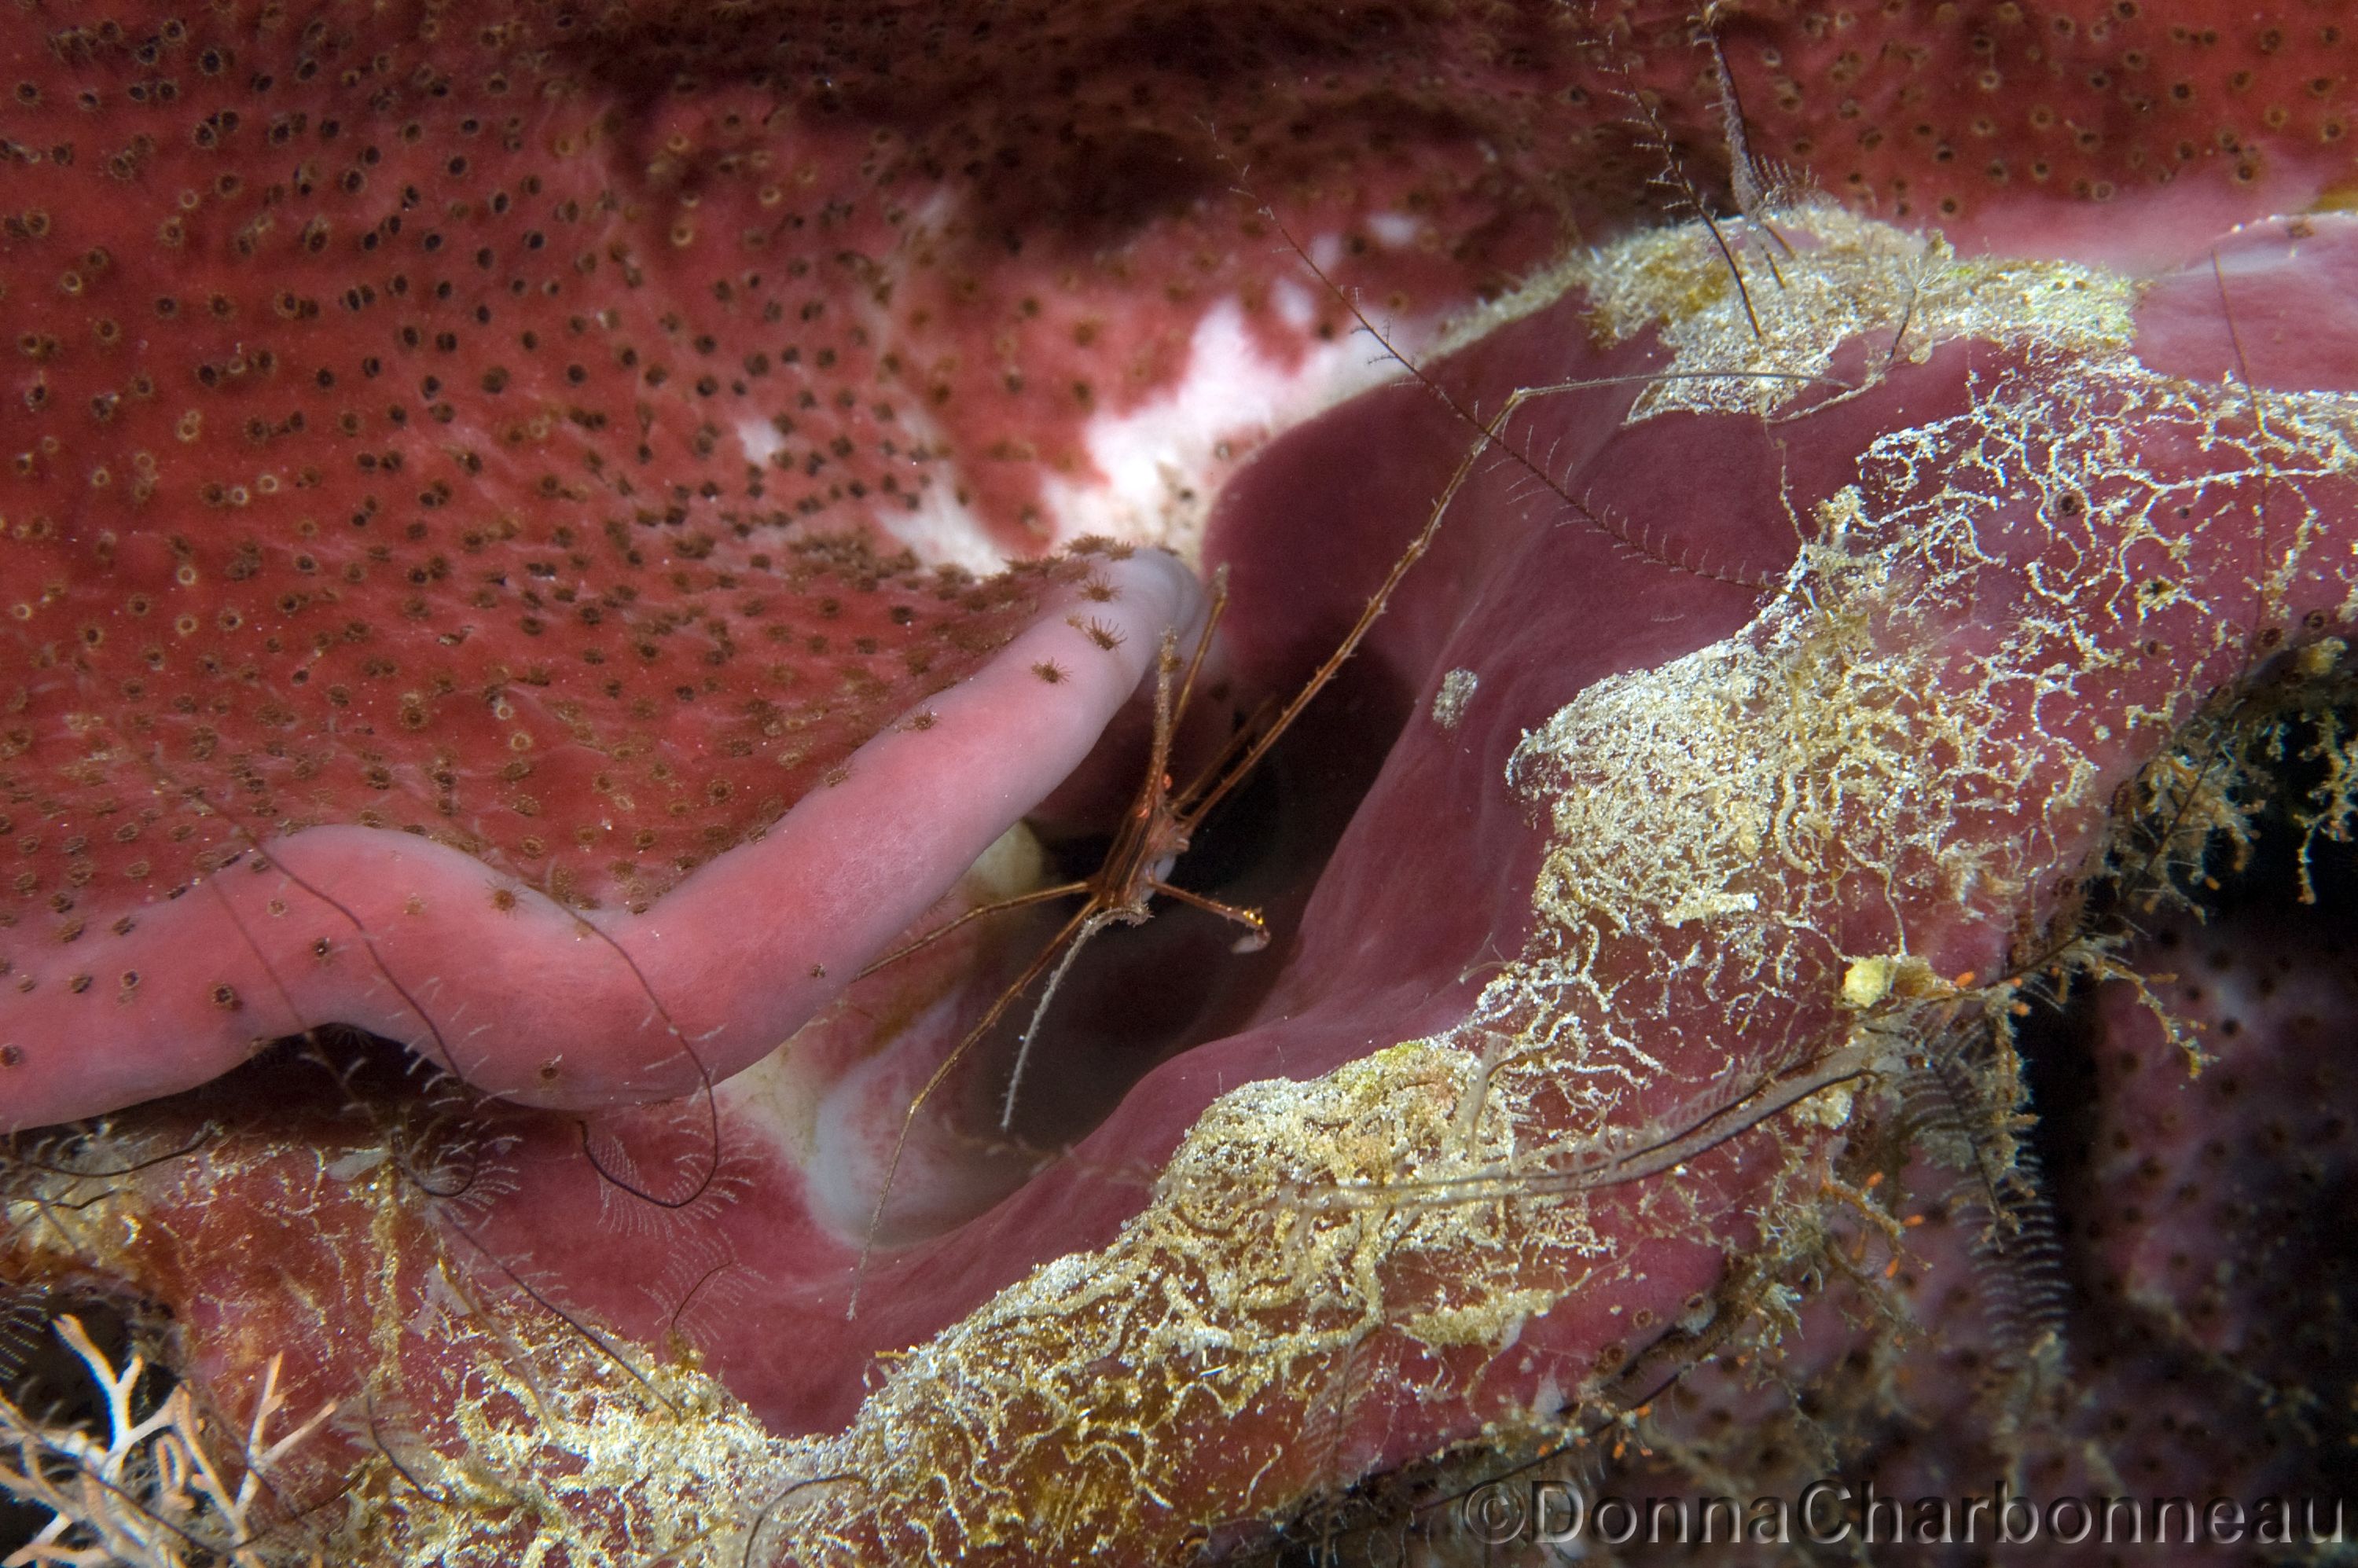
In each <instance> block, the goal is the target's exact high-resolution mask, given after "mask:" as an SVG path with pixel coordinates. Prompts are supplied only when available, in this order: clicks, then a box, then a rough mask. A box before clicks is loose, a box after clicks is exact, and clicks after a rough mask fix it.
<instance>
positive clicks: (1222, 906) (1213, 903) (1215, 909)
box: [1146, 877, 1269, 953]
mask: <svg viewBox="0 0 2358 1568" xmlns="http://www.w3.org/2000/svg"><path fill="white" fill-rule="evenodd" d="M1146 885H1147V886H1149V887H1151V888H1152V889H1153V890H1154V891H1155V892H1159V893H1161V894H1163V896H1164V897H1165V898H1175V899H1177V900H1178V901H1179V902H1180V903H1184V904H1192V905H1193V906H1194V907H1195V908H1197V909H1200V910H1202V911H1204V912H1205V913H1206V914H1217V915H1218V916H1219V917H1220V918H1221V919H1223V920H1232V921H1234V922H1236V923H1237V924H1238V925H1241V926H1244V927H1245V928H1246V929H1248V930H1249V931H1250V932H1251V933H1252V934H1253V936H1254V937H1255V938H1256V940H1255V941H1254V942H1253V944H1252V946H1249V947H1240V948H1238V951H1239V952H1246V953H1258V952H1259V951H1260V950H1261V949H1262V948H1263V947H1266V946H1269V922H1268V921H1266V920H1264V919H1262V918H1261V914H1260V911H1259V910H1257V909H1240V908H1238V906H1237V905H1235V904H1233V903H1221V902H1220V901H1219V900H1218V899H1217V898H1206V897H1205V896H1204V895H1203V894H1202V893H1199V892H1188V891H1187V890H1186V889H1185V888H1183V887H1174V886H1173V885H1172V884H1171V883H1169V882H1166V881H1163V880H1162V879H1161V878H1159V877H1158V878H1156V879H1155V880H1153V881H1150V882H1148V883H1147V884H1146Z"/></svg>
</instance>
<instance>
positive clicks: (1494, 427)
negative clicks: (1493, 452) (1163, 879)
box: [1179, 393, 1522, 832]
mask: <svg viewBox="0 0 2358 1568" xmlns="http://www.w3.org/2000/svg"><path fill="white" fill-rule="evenodd" d="M1520 406H1522V395H1521V394H1520V393H1518V394H1517V395H1514V396H1512V397H1509V399H1507V402H1506V406H1504V407H1502V408H1500V409H1499V410H1498V414H1497V415H1496V416H1494V417H1492V419H1491V420H1490V422H1489V423H1488V424H1487V425H1485V426H1483V427H1482V435H1481V438H1480V439H1479V440H1476V442H1475V443H1474V445H1473V448H1472V449H1470V450H1469V451H1467V452H1466V457H1465V459H1464V460H1462V461H1461V462H1459V463H1458V465H1457V471H1456V472H1455V473H1454V474H1452V475H1450V476H1449V484H1448V486H1447V488H1445V489H1444V490H1443V491H1442V492H1441V499H1440V500H1439V501H1437V502H1435V503H1433V513H1432V514H1431V515H1430V516H1428V517H1427V518H1426V519H1425V522H1424V526H1423V527H1422V528H1421V529H1419V530H1418V531H1417V535H1416V537H1415V538H1413V539H1411V540H1410V541H1409V542H1408V548H1407V549H1405V550H1402V551H1401V555H1400V558H1399V559H1398V560H1396V561H1394V562H1392V569H1391V570H1390V571H1389V572H1387V573H1385V574H1384V580H1383V584H1382V586H1380V587H1379V588H1378V589H1376V591H1375V595H1374V597H1372V598H1371V599H1369V600H1368V603H1367V607H1366V608H1365V609H1363V610H1361V611H1359V618H1358V619H1357V621H1355V622H1352V623H1351V630H1350V631H1349V632H1348V633H1346V634H1345V635H1344V638H1343V641H1342V642H1341V643H1338V644H1336V649H1335V651H1334V652H1333V653H1332V654H1328V655H1327V656H1326V659H1325V663H1323V664H1321V665H1319V666H1318V669H1317V671H1316V673H1315V674H1314V675H1312V676H1311V677H1310V679H1309V681H1308V682H1307V683H1306V684H1305V685H1304V686H1303V688H1302V689H1301V690H1300V691H1297V692H1295V693H1294V694H1293V699H1292V700H1291V701H1289V702H1288V703H1286V705H1285V706H1284V707H1283V708H1280V709H1278V713H1277V718H1276V719H1274V720H1272V721H1271V724H1270V726H1269V728H1268V729H1266V730H1262V731H1261V732H1260V736H1259V737H1258V738H1256V739H1255V740H1254V741H1253V743H1252V744H1251V745H1250V746H1249V747H1247V748H1246V749H1245V752H1244V754H1243V755H1242V756H1240V757H1239V758H1238V759H1237V762H1236V764H1235V765H1234V766H1233V767H1231V768H1229V769H1228V772H1227V773H1223V774H1221V775H1220V777H1219V780H1218V782H1217V783H1215V784H1213V785H1212V786H1211V788H1209V789H1208V790H1206V791H1205V792H1204V795H1203V796H1202V798H1201V799H1198V800H1195V801H1193V802H1191V803H1189V805H1188V806H1187V809H1186V810H1185V811H1184V813H1182V814H1181V815H1180V817H1179V824H1180V827H1182V828H1183V829H1184V830H1186V831H1189V832H1193V831H1194V830H1195V827H1197V825H1199V824H1200V823H1201V822H1202V821H1203V820H1204V818H1205V817H1206V816H1208V815H1210V813H1211V810H1212V807H1214V806H1217V805H1218V804H1219V803H1220V801H1221V800H1222V799H1223V798H1224V797H1226V795H1228V792H1229V791H1230V790H1232V789H1234V788H1236V786H1237V785H1238V784H1241V783H1242V782H1244V779H1245V777H1246V775H1248V774H1249V773H1251V772H1252V771H1253V769H1254V768H1256V767H1258V766H1260V760H1261V758H1263V757H1264V756H1267V755H1268V754H1269V749H1270V748H1271V746H1274V745H1276V744H1277V742H1278V739H1279V737H1281V736H1282V735H1283V734H1284V733H1285V732H1286V730H1288V729H1289V728H1291V727H1292V726H1293V721H1294V720H1295V719H1298V718H1300V717H1301V716H1302V710H1303V708H1307V707H1309V706H1310V702H1311V699H1312V698H1313V697H1316V696H1317V695H1318V694H1319V693H1320V692H1322V691H1324V690H1325V689H1326V684H1327V683H1328V682H1329V681H1331V680H1333V679H1334V678H1335V676H1336V673H1337V672H1339V671H1340V670H1341V669H1342V667H1343V665H1344V663H1345V661H1347V660H1348V659H1349V658H1350V656H1351V655H1352V654H1355V653H1357V652H1358V649H1359V644H1360V643H1363V642H1365V641H1366V640H1367V636H1368V633H1369V632H1371V631H1373V630H1374V629H1375V624H1376V620H1377V618H1378V617H1379V616H1380V615H1382V614H1383V612H1384V607H1385V606H1386V605H1387V604H1389V603H1390V601H1391V597H1392V593H1393V591H1394V590H1395V589H1398V588H1399V587H1400V585H1401V579H1402V578H1405V577H1406V576H1408V574H1409V568H1412V567H1413V566H1415V565H1416V563H1417V562H1418V561H1419V560H1420V559H1422V557H1423V555H1424V552H1425V551H1427V550H1429V549H1431V548H1432V547H1433V538H1434V536H1435V535H1438V534H1439V533H1440V532H1441V520H1442V519H1443V518H1444V517H1445V516H1447V515H1448V513H1449V505H1450V503H1451V502H1453V501H1455V500H1456V499H1457V492H1459V491H1460V490H1463V489H1464V488H1465V486H1466V480H1467V479H1468V478H1470V477H1471V476H1472V474H1473V472H1474V467H1475V464H1476V462H1478V461H1479V460H1480V459H1481V457H1482V454H1483V453H1484V452H1487V451H1488V450H1489V449H1490V445H1491V443H1492V442H1493V441H1495V440H1497V439H1498V432H1499V430H1500V429H1502V428H1503V427H1505V425H1506V423H1507V420H1508V419H1509V417H1510V416H1513V414H1514V412H1515V410H1516V409H1517V408H1519V407H1520Z"/></svg>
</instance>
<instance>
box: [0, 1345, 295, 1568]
mask: <svg viewBox="0 0 2358 1568" xmlns="http://www.w3.org/2000/svg"><path fill="white" fill-rule="evenodd" d="M56 1332H57V1334H58V1336H59V1338H60V1339H62V1340H64V1341H65V1343H66V1345H67V1346H69V1347H70V1349H71V1350H72V1351H73V1353H74V1354H75V1355H76V1356H77V1357H80V1358H81V1363H82V1365H83V1366H84V1367H85V1368H88V1370H89V1373H90V1377H91V1379H92V1383H93V1384H94V1385H95V1386H96V1387H97V1389H98V1390H99V1392H100V1393H101V1394H102V1395H103V1398H104V1400H105V1411H104V1415H105V1422H106V1430H105V1431H104V1433H91V1432H86V1431H83V1430H81V1428H79V1427H76V1426H70V1425H55V1424H51V1423H49V1422H45V1421H43V1420H42V1419H41V1417H40V1415H39V1414H38V1412H35V1411H26V1410H24V1409H21V1408H19V1407H18V1406H17V1405H16V1404H15V1403H14V1402H12V1401H10V1400H6V1399H4V1398H0V1445H5V1449H6V1450H7V1453H6V1454H5V1456H0V1491H5V1492H7V1493H8V1494H9V1495H10V1496H12V1497H14V1498H17V1499H19V1500H21V1501H24V1502H28V1503H32V1504H35V1505H37V1506H38V1507H41V1508H46V1509H49V1513H50V1519H49V1523H48V1524H46V1525H44V1526H43V1527H42V1528H41V1530H39V1531H38V1533H37V1534H36V1535H35V1536H34V1537H33V1539H32V1540H31V1541H30V1542H28V1543H27V1544H26V1545H25V1546H23V1547H21V1548H19V1549H18V1550H17V1551H16V1552H12V1553H11V1554H10V1555H9V1556H8V1558H7V1559H6V1568H32V1565H34V1564H59V1565H66V1568H212V1565H214V1564H226V1565H230V1568H279V1565H281V1564H287V1563H311V1564H314V1565H317V1564H319V1563H322V1562H324V1559H323V1558H322V1557H321V1556H320V1554H319V1552H317V1551H309V1552H306V1551H304V1550H302V1549H301V1548H300V1547H297V1546H295V1545H292V1544H289V1543H288V1542H287V1541H275V1540H274V1539H273V1538H272V1537H271V1536H270V1535H269V1534H268V1533H267V1532H265V1531H264V1530H262V1529H261V1528H260V1527H261V1524H262V1517H261V1516H262V1514H263V1512H264V1508H263V1504H264V1502H265V1498H266V1497H267V1495H268V1487H266V1485H265V1476H267V1475H268V1473H269V1471H270V1469H271V1467H272V1466H274V1465H277V1464H278V1463H279V1462H280V1461H281V1460H283V1459H285V1458H286V1457H287V1455H288V1454H290V1453H292V1452H293V1451H294V1450H295V1449H297V1448H298V1447H300V1446H301V1445H302V1444H304V1443H305V1442H306V1441H307V1440H308V1439H309V1438H310V1437H311V1436H312V1434H313V1433H317V1432H318V1431H319V1428H320V1427H321V1426H322V1425H324V1424H325V1423H326V1422H327V1420H328V1418H329V1417H330V1416H331V1415H333V1414H334V1413H335V1410H336V1407H335V1404H334V1402H333V1401H330V1402H329V1403H328V1404H326V1405H323V1406H321V1407H320V1408H319V1410H318V1411H314V1412H313V1413H312V1414H311V1416H310V1417H309V1418H308V1420H306V1421H304V1422H301V1423H300V1424H299V1425H297V1426H294V1427H292V1428H291V1429H289V1430H287V1431H284V1432H281V1433H278V1434H277V1435H276V1436H273V1435H271V1432H272V1429H273V1428H274V1427H275V1426H277V1425H280V1424H282V1423H280V1422H279V1421H278V1417H279V1415H280V1413H281V1412H282V1411H284V1410H285V1409H286V1405H287V1399H286V1396H285V1395H284V1394H282V1393H281V1392H280V1391H279V1389H278V1372H279V1366H280V1360H281V1358H280V1357H276V1356H274V1357H271V1358H270V1365H269V1368H268V1369H267V1370H266V1371H265V1374H264V1377H263V1383H262V1392H261V1396H260V1398H259V1399H257V1400H255V1402H254V1419H253V1421H252V1422H251V1423H250V1424H249V1425H248V1428H247V1430H246V1431H245V1433H243V1436H242V1438H227V1439H225V1438H224V1434H223V1433H222V1431H221V1429H220V1427H219V1424H218V1423H217V1422H213V1421H211V1420H209V1419H208V1418H207V1417H206V1416H205V1415H204V1413H203V1412H201V1411H199V1410H198V1408H197V1403H196V1400H195V1399H194V1398H193V1397H191V1396H190V1394H189V1389H188V1386H187V1385H186V1384H178V1385H176V1386H175V1387H174V1388H173V1390H172V1391H171V1392H170V1393H169V1394H167V1395H166V1396H165V1398H164V1400H163V1402H162V1403H161V1404H160V1405H158V1406H157V1408H156V1409H155V1410H153V1411H150V1412H149V1413H148V1414H146V1416H144V1417H143V1416H141V1415H139V1414H138V1413H137V1405H136V1392H137V1390H138V1386H139V1380H140V1378H141V1376H142V1375H143V1374H144V1373H145V1372H146V1369H147V1363H146V1357H143V1356H141V1355H139V1354H138V1353H137V1352H136V1351H134V1352H133V1353H132V1354H131V1356H130V1358H129V1359H128V1360H127V1361H125V1362H124V1365H123V1366H122V1367H121V1368H117V1367H115V1366H114V1365H113V1363H112V1362H110V1361H109V1360H108V1358H107V1356H106V1354H105V1352H103V1351H102V1350H101V1349H100V1348H99V1347H98V1346H97V1345H96V1344H95V1343H94V1342H93V1341H92V1339H91V1336H90V1335H89V1334H88V1333H87V1332H86V1331H85V1330H84V1329H83V1327H82V1325H81V1320H80V1319H79V1318H76V1317H74V1316H72V1315H71V1314H64V1315H60V1316H59V1318H58V1319H57V1320H56Z"/></svg>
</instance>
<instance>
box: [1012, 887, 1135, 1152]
mask: <svg viewBox="0 0 2358 1568" xmlns="http://www.w3.org/2000/svg"><path fill="white" fill-rule="evenodd" d="M1120 918H1121V912H1120V911H1119V910H1109V909H1101V910H1099V911H1098V913H1096V914H1087V913H1086V912H1084V914H1083V916H1082V917H1081V919H1080V934H1079V935H1076V936H1075V937H1074V938H1073V940H1072V944H1071V946H1067V947H1066V948H1065V957H1064V960H1063V961H1062V962H1061V963H1059V964H1058V965H1057V966H1056V972H1055V974H1053V975H1051V976H1049V977H1048V988H1047V989H1045V990H1044V991H1042V992H1041V993H1040V1001H1039V1005H1037V1006H1036V1007H1034V1008H1033V1010H1032V1022H1029V1023H1027V1024H1025V1025H1024V1026H1023V1037H1022V1039H1021V1040H1019V1041H1018V1042H1016V1045H1015V1070H1014V1071H1013V1072H1011V1073H1010V1074H1009V1075H1008V1077H1007V1098H1006V1099H1005V1100H1003V1101H1002V1102H1001V1105H1000V1108H999V1130H1001V1132H1006V1131H1010V1130H1012V1129H1013V1128H1014V1126H1015V1091H1016V1090H1017V1089H1018V1088H1020V1087H1022V1083H1023V1066H1024V1064H1025V1063H1027V1062H1029V1061H1030V1060H1031V1059H1032V1040H1033V1036H1034V1035H1036V1034H1038V1033H1040V1023H1041V1021H1042V1020H1043V1019H1044V1018H1046V1017H1047V1016H1048V1004H1049V1003H1050V1002H1052V1001H1054V1000H1056V988H1057V987H1059V986H1061V985H1063V984H1064V983H1065V975H1066V974H1067V973H1068V972H1070V970H1071V969H1072V967H1073V960H1075V959H1076V958H1078V957H1080V956H1081V949H1082V948H1084V947H1086V946H1088V945H1089V941H1090V939H1091V938H1092V937H1094V936H1096V935H1097V934H1098V932H1100V931H1103V930H1104V929H1105V928H1106V927H1107V926H1109V925H1112V924H1113V923H1114V922H1115V921H1116V920H1118V919H1120ZM1066 929H1068V930H1069V929H1070V927H1067V928H1066ZM1043 956H1045V955H1043ZM1030 979H1031V977H1030V976H1029V975H1026V976H1025V977H1024V981H1023V983H1025V984H1028V983H1030ZM1019 989H1020V988H1019Z"/></svg>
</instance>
